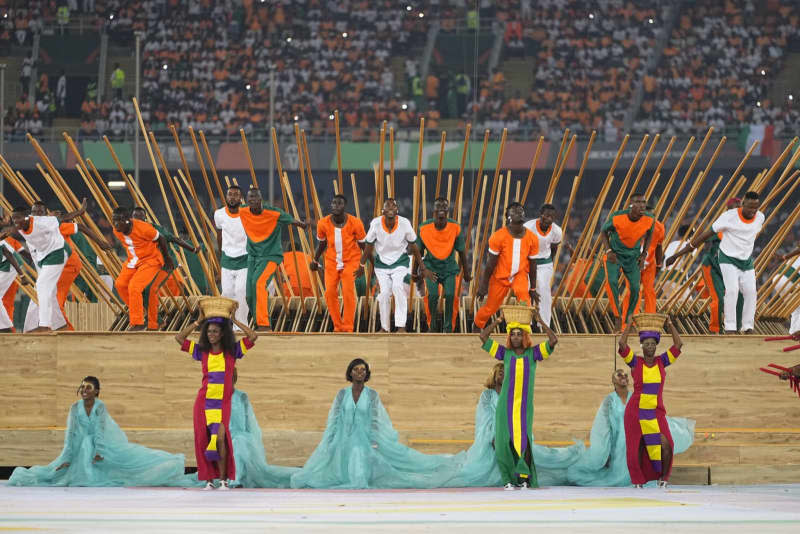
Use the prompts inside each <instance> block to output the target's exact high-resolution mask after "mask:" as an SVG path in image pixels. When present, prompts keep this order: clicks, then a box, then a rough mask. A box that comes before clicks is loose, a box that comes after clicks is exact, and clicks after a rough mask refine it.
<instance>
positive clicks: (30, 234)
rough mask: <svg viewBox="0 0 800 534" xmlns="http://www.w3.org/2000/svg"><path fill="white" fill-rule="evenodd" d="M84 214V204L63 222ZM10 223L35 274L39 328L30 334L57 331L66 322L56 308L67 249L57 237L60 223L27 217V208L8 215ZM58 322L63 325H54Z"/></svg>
mask: <svg viewBox="0 0 800 534" xmlns="http://www.w3.org/2000/svg"><path fill="white" fill-rule="evenodd" d="M85 211H86V200H84V202H83V204H82V205H81V208H80V209H78V210H77V211H75V212H73V213H69V214H67V215H66V216H65V217H64V219H65V220H71V219H74V218H75V217H78V216H80V215H81V214H83V212H85ZM11 221H12V222H13V223H14V226H15V227H16V230H17V232H18V233H17V234H15V238H16V237H17V236H19V237H20V238H21V239H24V240H25V243H26V244H27V245H28V250H29V251H30V252H31V256H32V257H33V260H34V262H35V265H36V268H37V271H38V275H37V277H36V298H37V299H38V300H39V326H38V327H37V328H35V329H34V330H33V331H34V332H37V331H38V332H46V331H50V330H55V329H58V328H61V327H62V326H64V325H65V324H66V321H65V320H64V317H63V315H62V314H61V311H60V309H59V307H58V298H57V289H58V279H59V277H60V276H61V272H62V271H63V270H64V265H65V263H66V261H67V258H68V257H69V248H68V247H67V246H66V242H65V241H64V238H63V237H62V236H61V231H60V226H61V223H60V222H59V220H58V219H57V218H56V217H52V216H49V215H44V216H35V215H31V210H30V208H28V207H27V206H25V207H18V208H15V209H14V211H13V212H12V213H11ZM61 321H63V322H64V324H55V323H60V322H61Z"/></svg>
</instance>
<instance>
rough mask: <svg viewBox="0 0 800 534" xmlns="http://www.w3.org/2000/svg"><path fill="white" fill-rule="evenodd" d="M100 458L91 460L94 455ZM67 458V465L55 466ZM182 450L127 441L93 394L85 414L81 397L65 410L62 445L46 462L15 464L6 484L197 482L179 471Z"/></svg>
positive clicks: (180, 484)
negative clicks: (180, 451) (160, 448)
mask: <svg viewBox="0 0 800 534" xmlns="http://www.w3.org/2000/svg"><path fill="white" fill-rule="evenodd" d="M97 454H99V455H100V456H102V458H103V459H102V460H100V461H97V462H93V461H92V460H93V458H94V457H95V455H97ZM65 462H69V467H65V468H63V469H59V470H58V471H56V468H57V467H58V466H60V465H61V464H63V463H65ZM183 465H184V456H183V454H170V453H168V452H164V451H159V450H155V449H148V448H147V447H143V446H142V445H136V444H134V443H129V442H128V438H127V436H125V432H123V431H122V429H121V428H120V427H119V425H117V423H116V422H115V421H114V419H113V418H112V417H111V415H109V413H108V410H107V409H106V405H105V403H103V401H101V400H100V399H95V401H94V406H92V410H91V413H90V414H89V415H87V414H86V410H85V409H84V407H83V401H82V400H79V401H77V402H76V403H75V404H73V405H72V407H71V408H70V410H69V417H68V418H67V430H66V432H65V433H64V450H62V451H61V454H60V455H59V456H58V458H56V459H55V460H53V461H52V462H50V464H48V465H35V466H33V467H31V468H30V469H26V468H24V467H17V468H16V469H14V472H13V473H12V474H11V478H10V479H9V480H8V484H9V485H10V486H195V485H197V482H196V480H194V481H193V480H192V478H193V477H190V476H187V475H184V474H183Z"/></svg>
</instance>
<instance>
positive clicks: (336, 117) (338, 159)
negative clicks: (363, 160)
mask: <svg viewBox="0 0 800 534" xmlns="http://www.w3.org/2000/svg"><path fill="white" fill-rule="evenodd" d="M333 125H334V129H335V130H336V176H337V178H338V180H339V181H338V184H339V191H344V178H343V177H342V139H341V137H340V135H339V110H338V109H336V110H334V111H333Z"/></svg>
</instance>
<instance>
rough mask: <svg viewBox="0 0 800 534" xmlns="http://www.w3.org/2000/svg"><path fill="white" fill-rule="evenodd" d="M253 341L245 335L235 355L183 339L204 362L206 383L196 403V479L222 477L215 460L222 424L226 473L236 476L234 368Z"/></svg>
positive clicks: (184, 348) (190, 350)
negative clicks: (232, 415)
mask: <svg viewBox="0 0 800 534" xmlns="http://www.w3.org/2000/svg"><path fill="white" fill-rule="evenodd" d="M252 347H253V343H252V342H251V341H250V340H249V339H247V338H243V339H242V340H241V341H238V342H237V343H236V345H235V348H234V351H233V353H232V354H228V353H223V352H220V353H217V354H212V353H210V352H209V351H207V350H203V349H202V348H200V347H199V346H198V345H197V344H196V343H195V342H194V341H189V340H188V339H187V340H186V341H184V342H183V345H182V346H181V350H182V351H184V352H188V353H189V354H191V356H192V358H194V359H195V360H197V361H199V362H201V363H202V365H203V383H202V385H201V386H200V389H199V390H198V391H197V399H196V400H195V402H194V413H193V420H194V452H195V457H196V458H197V478H199V479H200V480H214V479H215V478H219V470H218V469H217V466H216V464H215V462H218V461H219V460H220V454H219V450H218V444H217V434H218V432H219V425H224V426H225V445H226V447H227V451H228V459H227V462H226V464H227V471H228V472H227V476H228V478H229V479H230V480H235V479H236V462H235V461H234V456H233V442H232V441H231V433H230V427H229V424H230V418H231V397H232V395H233V369H234V367H235V366H236V360H238V359H239V358H241V357H243V356H244V355H245V354H246V353H247V351H248V350H249V349H251V348H252Z"/></svg>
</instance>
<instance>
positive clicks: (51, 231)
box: [20, 215, 64, 263]
mask: <svg viewBox="0 0 800 534" xmlns="http://www.w3.org/2000/svg"><path fill="white" fill-rule="evenodd" d="M28 220H29V221H30V226H29V227H28V230H29V231H28V232H20V234H22V237H24V238H25V243H27V245H28V250H30V252H31V257H32V258H33V259H34V261H35V262H36V263H39V262H40V261H42V260H43V259H44V258H46V257H47V255H48V254H50V253H51V252H54V251H56V250H58V249H61V248H64V238H63V237H61V232H60V231H59V227H60V226H61V224H60V223H59V222H58V219H57V218H55V217H50V216H47V215H45V216H41V217H37V216H34V215H30V216H29V217H28Z"/></svg>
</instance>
